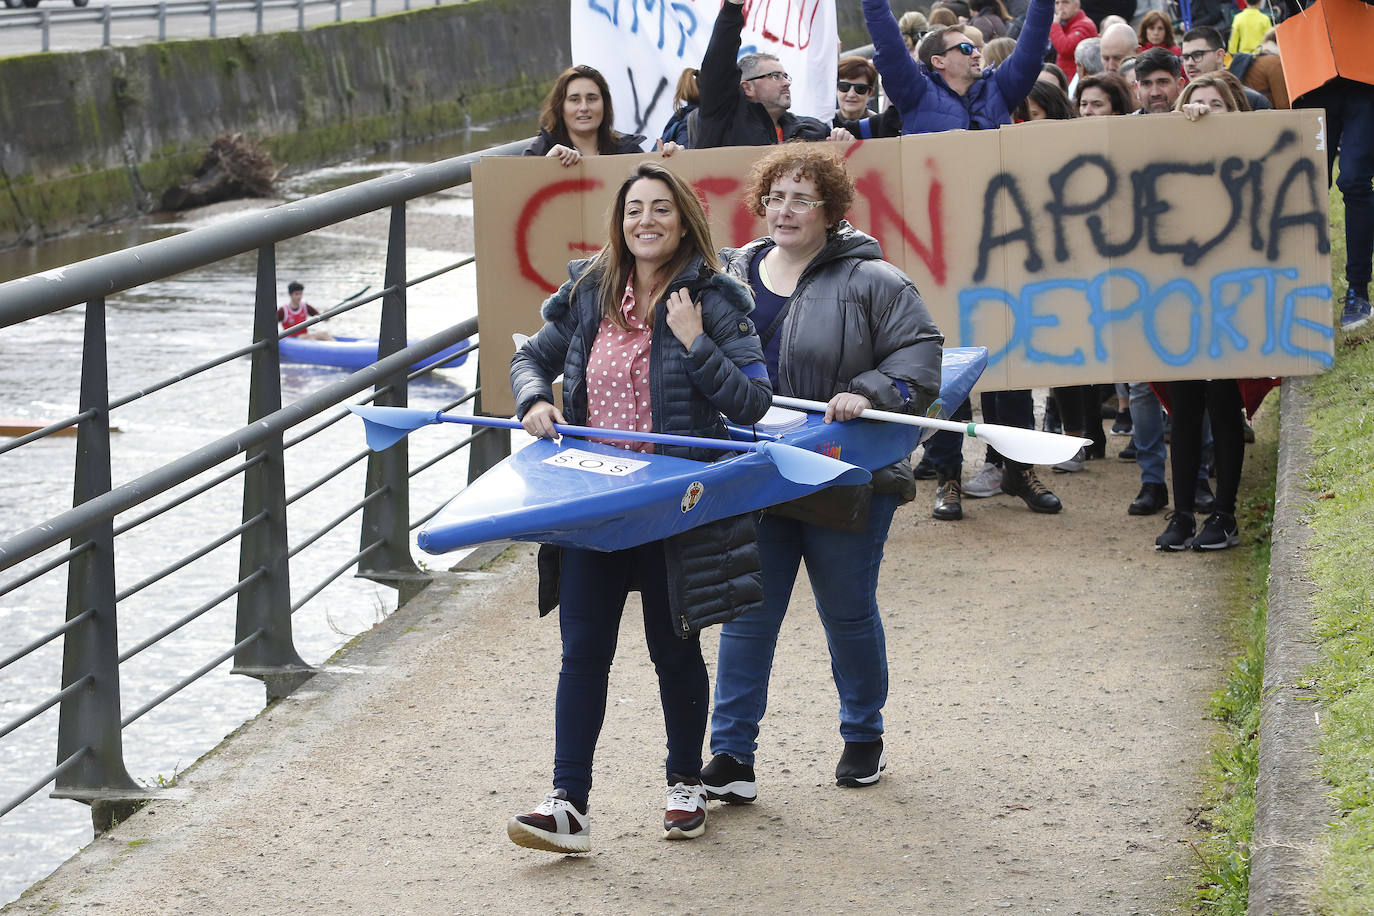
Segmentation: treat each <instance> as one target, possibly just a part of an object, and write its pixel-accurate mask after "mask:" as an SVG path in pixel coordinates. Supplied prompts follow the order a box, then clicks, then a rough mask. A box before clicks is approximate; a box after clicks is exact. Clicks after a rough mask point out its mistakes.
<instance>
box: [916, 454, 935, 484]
mask: <svg viewBox="0 0 1374 916" xmlns="http://www.w3.org/2000/svg"><path fill="white" fill-rule="evenodd" d="M911 473H912V474H913V475H914V476H915V477H916V479H917V480H934V479H935V477H936V476H937V475H936V473H935V465H933V464H931V463H930V461H929V460H927V459H925V458H922V459H921V460H920V461H918V462H916V467H914V468H912V470H911Z"/></svg>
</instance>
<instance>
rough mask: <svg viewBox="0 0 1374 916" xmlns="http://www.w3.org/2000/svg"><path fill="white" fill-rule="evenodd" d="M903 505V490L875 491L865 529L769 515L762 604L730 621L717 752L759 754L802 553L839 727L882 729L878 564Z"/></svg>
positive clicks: (864, 737)
mask: <svg viewBox="0 0 1374 916" xmlns="http://www.w3.org/2000/svg"><path fill="white" fill-rule="evenodd" d="M896 508H897V495H896V494H895V493H878V494H874V496H873V504H872V506H871V507H870V509H869V516H868V527H867V529H866V530H864V531H837V530H835V529H833V528H822V527H820V526H819V525H808V524H806V523H805V522H799V521H796V520H794V519H789V518H782V517H780V516H776V515H764V516H763V519H762V521H760V523H759V553H760V557H761V559H762V561H763V605H762V606H761V607H760V608H758V609H757V610H754V611H750V612H748V613H746V614H744V615H743V616H741V617H737V618H736V619H734V620H732V621H730V622H729V623H727V624H725V625H724V626H723V627H721V630H720V656H719V660H718V663H717V665H716V705H715V711H714V712H713V713H712V715H711V753H713V754H729V755H730V756H731V757H734V758H735V759H737V760H740V761H743V762H744V763H748V764H750V765H752V764H753V762H754V751H755V749H756V748H757V747H758V742H757V739H758V734H759V722H760V720H762V719H763V713H764V710H765V709H767V707H768V678H769V675H770V674H771V673H772V669H773V651H774V649H775V648H776V647H777V644H778V631H779V630H780V629H781V628H782V620H783V617H784V615H786V613H787V603H788V601H789V600H790V598H791V597H792V586H793V584H794V583H795V582H796V579H797V569H798V567H799V566H800V564H801V561H802V560H805V561H806V574H807V576H808V577H809V578H810V580H811V591H812V593H813V594H814V595H815V598H816V610H817V611H818V612H819V613H820V616H821V623H822V624H823V625H824V626H825V638H826V642H827V643H828V644H829V646H830V671H831V673H832V674H833V675H834V678H835V687H836V689H837V690H838V691H839V694H840V736H841V737H842V738H844V740H845V741H875V740H877V739H878V738H881V737H882V735H883V705H884V704H885V703H886V702H887V642H886V640H885V638H884V635H883V620H882V617H881V616H880V615H879V614H878V597H877V590H878V567H879V566H880V565H881V564H882V559H883V545H884V544H885V543H886V542H887V532H888V528H890V527H891V525H892V514H893V512H894V511H896Z"/></svg>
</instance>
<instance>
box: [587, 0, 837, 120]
mask: <svg viewBox="0 0 1374 916" xmlns="http://www.w3.org/2000/svg"><path fill="white" fill-rule="evenodd" d="M571 3H572V59H573V63H575V64H586V65H588V66H592V67H595V68H596V69H598V70H600V71H601V72H602V74H603V75H604V76H605V77H606V82H607V84H608V85H609V86H610V87H611V99H612V101H613V102H614V103H615V129H616V130H618V131H621V132H622V133H630V134H644V135H645V136H646V137H648V138H649V142H648V143H646V144H645V145H646V147H652V146H653V141H654V140H656V139H657V138H658V136H659V134H661V133H662V132H663V128H664V126H665V125H666V124H667V123H668V119H669V118H670V117H672V113H673V112H672V106H673V93H674V91H675V90H676V89H677V81H678V77H680V76H681V75H682V71H683V70H684V69H686V68H688V67H700V66H701V59H702V57H703V56H704V55H705V54H706V45H707V43H708V42H709V41H710V40H711V29H712V27H713V26H714V25H715V21H716V13H717V12H718V11H719V9H720V3H721V0H571ZM752 51H758V52H762V53H766V54H772V55H774V56H775V57H777V58H778V60H779V61H781V62H782V67H783V69H784V70H786V71H787V72H788V73H789V74H791V76H792V113H793V114H798V115H809V116H811V117H813V118H820V119H821V120H822V121H825V122H826V123H827V124H828V123H829V122H830V119H831V118H833V117H834V116H835V63H836V61H837V60H838V54H839V34H838V32H837V30H836V26H835V0H746V2H745V4H744V32H743V34H742V35H741V39H740V54H742V55H743V54H748V53H750V52H752Z"/></svg>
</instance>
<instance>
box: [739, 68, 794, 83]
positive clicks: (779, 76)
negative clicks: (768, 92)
mask: <svg viewBox="0 0 1374 916" xmlns="http://www.w3.org/2000/svg"><path fill="white" fill-rule="evenodd" d="M754 80H773V81H774V82H776V83H790V82H792V77H791V76H789V75H788V74H787V72H786V71H784V70H774V71H773V72H772V73H760V74H759V75H758V76H746V77H745V78H744V82H746V83H752V82H753V81H754Z"/></svg>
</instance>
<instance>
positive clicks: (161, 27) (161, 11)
mask: <svg viewBox="0 0 1374 916" xmlns="http://www.w3.org/2000/svg"><path fill="white" fill-rule="evenodd" d="M157 40H158V41H166V40H167V0H162V2H160V3H159V4H158V5H157Z"/></svg>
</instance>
